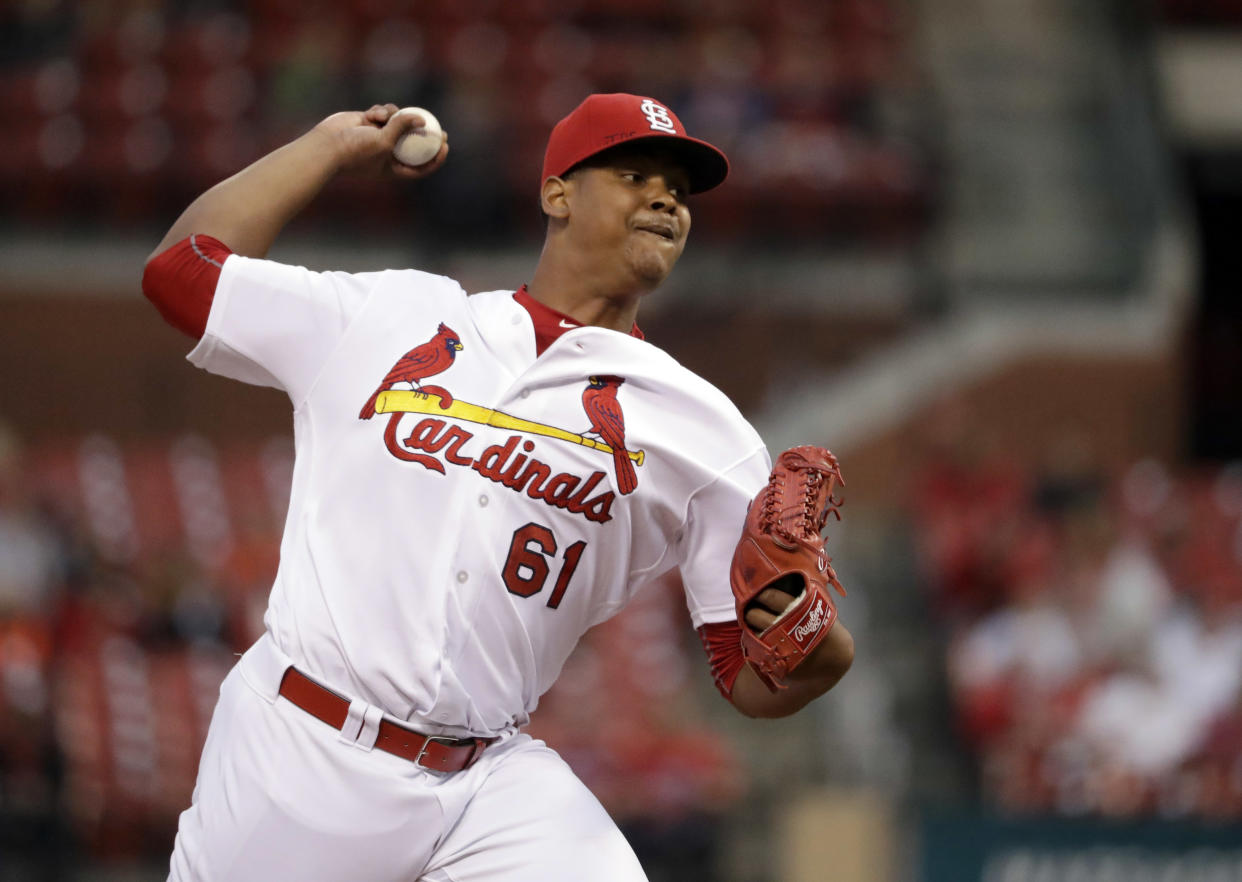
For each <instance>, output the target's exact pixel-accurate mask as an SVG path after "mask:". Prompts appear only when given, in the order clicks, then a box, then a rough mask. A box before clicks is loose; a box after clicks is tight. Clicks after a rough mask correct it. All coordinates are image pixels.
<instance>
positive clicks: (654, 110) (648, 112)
mask: <svg viewBox="0 0 1242 882" xmlns="http://www.w3.org/2000/svg"><path fill="white" fill-rule="evenodd" d="M639 109H640V110H642V112H643V116H645V117H647V122H649V123H651V129H652V131H656V132H668V133H669V134H670V135H675V134H677V126H675V125H674V124H673V120H672V119H671V118H670V117H669V115H668V108H667V107H664V106H663V105H660V104H656V103H655V102H654V101H652V100H651V99H650V98H646V99H644V100H643V103H642V106H641V107H640V108H639Z"/></svg>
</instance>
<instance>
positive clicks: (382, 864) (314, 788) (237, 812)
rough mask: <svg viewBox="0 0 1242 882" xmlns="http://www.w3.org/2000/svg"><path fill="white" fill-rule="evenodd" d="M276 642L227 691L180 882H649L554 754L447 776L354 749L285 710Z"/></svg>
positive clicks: (175, 871) (206, 756)
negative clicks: (289, 881)
mask: <svg viewBox="0 0 1242 882" xmlns="http://www.w3.org/2000/svg"><path fill="white" fill-rule="evenodd" d="M265 642H266V643H268V645H267V646H262V645H256V647H254V648H252V649H251V650H250V652H248V653H247V654H246V657H245V658H243V660H242V661H241V662H240V663H239V664H238V665H237V666H235V667H234V668H233V670H232V671H231V672H230V673H229V675H228V677H227V678H225V681H224V683H223V685H222V686H221V687H220V700H219V703H218V704H217V705H216V710H215V714H214V715H213V717H212V721H211V726H210V728H209V730H208V733H207V743H206V745H205V746H204V748H203V756H202V759H201V761H200V763H199V770H198V781H197V784H196V785H195V788H194V798H193V803H192V805H191V806H190V808H189V809H187V810H186V811H185V812H183V813H182V815H181V819H180V824H179V829H178V831H177V840H176V845H175V847H174V850H173V855H172V868H171V872H170V875H169V879H170V880H174V882H191V880H193V882H278V880H285V879H288V880H298V882H316V880H323V882H340V880H344V879H349V880H359V882H398V880H399V882H646V878H647V877H646V875H645V874H644V873H643V871H642V868H641V867H640V866H639V863H638V860H637V858H635V856H634V852H633V851H632V850H631V848H630V846H629V844H628V843H627V842H626V841H625V837H624V836H622V835H621V832H620V831H619V830H618V829H617V827H616V825H615V824H614V823H613V822H612V819H611V818H609V817H608V814H607V813H606V812H605V811H604V809H603V807H602V806H601V805H600V804H599V801H598V800H596V798H595V797H594V796H593V795H592V794H591V793H590V791H588V790H587V789H586V787H585V786H584V785H583V784H582V782H581V781H579V780H578V778H577V777H576V776H575V775H574V774H573V772H572V771H571V770H570V769H569V767H568V766H567V765H566V764H565V762H564V761H563V760H562V759H561V758H560V757H559V756H558V755H557V754H556V753H555V752H554V751H552V750H551V749H550V748H548V747H547V746H546V745H544V744H543V742H541V741H536V740H534V739H532V738H530V737H529V736H527V735H524V734H517V735H513V736H511V737H509V738H507V739H504V740H502V741H500V742H497V743H496V744H493V745H491V746H490V747H489V748H487V750H486V751H485V752H484V753H483V755H482V757H481V758H480V759H479V760H478V761H477V762H476V763H475V764H474V765H473V766H472V767H471V768H469V769H466V770H464V771H461V772H454V773H448V774H445V773H439V772H433V771H430V770H428V769H424V768H422V767H421V766H418V765H416V764H414V763H412V762H410V761H409V760H405V759H401V758H400V757H396V756H393V755H391V754H388V753H385V752H383V751H380V750H373V749H369V748H368V747H366V746H364V745H360V744H359V743H357V742H353V741H346V740H345V739H344V738H342V737H341V734H340V733H339V732H337V731H336V730H334V729H333V728H332V727H330V726H328V725H327V724H325V723H323V722H321V721H320V720H318V719H316V718H315V717H312V716H311V715H310V714H308V713H306V712H305V711H303V710H302V709H300V708H298V707H296V706H295V705H293V704H291V703H290V702H289V701H287V700H286V699H284V698H282V697H280V696H278V695H277V690H278V689H279V685H280V675H281V674H282V673H283V668H282V667H281V665H280V663H279V662H280V657H279V656H280V654H279V651H278V650H276V649H275V647H274V646H271V645H270V638H268V637H266V636H265V637H264V638H263V639H262V640H261V641H260V644H264V643H265ZM373 716H374V715H373V714H371V715H368V718H371V717H373ZM365 728H366V727H364V729H365ZM371 738H372V740H373V739H374V734H372V735H371Z"/></svg>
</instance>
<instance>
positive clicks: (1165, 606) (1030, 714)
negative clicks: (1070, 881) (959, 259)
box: [913, 404, 1242, 820]
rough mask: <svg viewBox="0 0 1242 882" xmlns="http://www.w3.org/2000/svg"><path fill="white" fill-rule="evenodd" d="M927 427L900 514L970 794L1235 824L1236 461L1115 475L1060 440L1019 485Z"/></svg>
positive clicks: (1239, 794) (1239, 612)
mask: <svg viewBox="0 0 1242 882" xmlns="http://www.w3.org/2000/svg"><path fill="white" fill-rule="evenodd" d="M940 416H941V421H939V422H936V421H933V423H932V428H933V430H934V431H933V433H932V434H933V445H932V447H931V451H932V454H931V457H930V459H929V460H928V461H929V462H930V463H932V465H931V466H929V467H928V468H927V470H926V471H925V473H923V474H922V475H920V476H919V478H918V479H917V480H916V481H915V482H914V484H913V493H914V505H913V512H914V517H915V520H916V524H915V526H916V529H917V531H918V532H919V533H920V534H921V535H923V536H925V537H927V540H926V541H925V542H924V544H923V546H922V549H921V561H922V567H923V569H924V572H925V575H926V579H927V583H928V584H929V585H930V586H932V589H933V591H934V592H937V593H936V595H935V599H936V600H937V609H938V611H939V613H940V614H941V616H942V622H943V623H944V624H945V625H946V627H947V628H948V629H949V634H950V643H949V648H948V656H947V665H948V672H949V681H950V686H951V689H952V696H953V701H954V705H955V711H956V715H957V724H958V730H959V733H960V734H961V736H962V738H963V741H964V743H965V744H966V745H967V746H968V749H969V750H970V751H971V752H972V753H973V755H974V756H975V757H976V758H977V760H978V763H979V766H980V770H981V772H982V775H981V781H982V787H983V793H982V796H983V798H984V799H985V800H986V801H987V802H989V803H991V804H993V805H995V806H997V807H1000V808H1003V809H1005V810H1007V811H1015V812H1046V811H1058V812H1065V813H1070V814H1079V813H1096V814H1101V815H1108V816H1121V817H1130V816H1137V815H1141V814H1147V813H1153V812H1160V813H1163V814H1166V815H1171V816H1201V817H1211V818H1215V819H1222V818H1230V819H1233V820H1237V819H1239V818H1242V739H1239V738H1237V737H1233V736H1236V733H1237V727H1238V719H1239V715H1238V707H1239V704H1240V699H1239V697H1240V696H1242V556H1240V555H1239V553H1238V552H1239V546H1238V543H1237V540H1236V537H1237V536H1238V535H1239V532H1238V531H1239V529H1240V528H1242V527H1240V525H1242V504H1239V495H1240V494H1239V491H1238V477H1237V475H1238V472H1237V469H1236V467H1231V468H1225V469H1222V470H1219V471H1215V472H1211V473H1206V474H1204V473H1200V472H1197V471H1194V470H1189V469H1186V470H1182V471H1180V472H1172V471H1170V470H1169V469H1167V468H1166V467H1164V466H1162V465H1160V464H1157V463H1154V462H1151V461H1145V462H1140V463H1137V464H1135V465H1134V466H1133V467H1132V468H1130V469H1129V470H1128V471H1127V472H1126V473H1125V474H1124V475H1121V476H1119V477H1114V476H1111V475H1109V474H1107V473H1106V472H1105V471H1104V470H1103V469H1102V468H1101V467H1099V466H1098V465H1096V464H1094V463H1093V461H1092V458H1091V456H1090V455H1089V448H1088V447H1086V446H1085V445H1084V444H1083V443H1082V442H1081V440H1080V439H1078V438H1076V437H1075V436H1073V435H1067V436H1065V438H1064V439H1063V443H1061V444H1060V445H1057V446H1054V449H1053V451H1052V453H1051V455H1050V457H1049V459H1048V461H1047V463H1046V464H1045V466H1044V467H1043V468H1041V469H1035V468H1032V469H1030V470H1029V471H1028V472H1027V473H1026V474H1023V473H1022V472H1021V471H1017V472H1015V471H1014V470H1013V469H1012V468H1011V467H1006V468H1001V469H997V467H996V465H995V463H994V462H993V461H992V460H990V459H987V458H983V457H979V456H977V455H974V454H972V451H974V450H976V448H975V447H973V446H969V445H968V444H967V443H965V442H966V441H967V440H968V439H966V438H965V437H964V436H962V435H960V434H956V433H955V432H954V431H953V426H961V425H964V421H962V420H961V419H960V417H961V412H960V410H959V408H958V405H955V404H949V405H946V409H945V410H944V412H943V413H942V414H941V415H940ZM971 443H972V444H973V439H971ZM999 475H1005V476H1006V477H1005V478H1004V479H1000V478H998V476H999ZM1231 738H1232V740H1231Z"/></svg>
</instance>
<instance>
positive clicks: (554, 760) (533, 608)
mask: <svg viewBox="0 0 1242 882" xmlns="http://www.w3.org/2000/svg"><path fill="white" fill-rule="evenodd" d="M421 123H422V119H420V117H419V114H417V113H409V112H407V113H403V114H398V113H397V107H396V106H395V105H391V104H389V105H377V106H374V107H372V108H370V109H369V110H367V111H365V112H345V113H337V114H334V115H333V116H330V117H328V118H327V119H325V120H323V121H322V122H321V123H320V124H318V125H317V126H315V127H314V129H312V130H311V131H310V132H308V133H307V134H305V135H303V136H302V137H300V138H298V139H297V140H295V141H293V142H291V143H289V144H287V145H285V146H284V147H282V148H280V149H278V150H276V151H274V152H273V153H271V154H269V155H267V156H265V157H264V158H262V159H260V160H258V161H257V162H255V163H254V164H253V165H251V166H249V167H248V168H246V169H244V170H243V171H241V172H239V173H238V174H236V175H235V176H233V177H231V178H229V179H228V180H225V181H223V182H222V183H220V184H218V185H216V186H215V187H213V188H212V189H210V190H208V191H207V192H206V193H204V194H203V195H202V196H200V197H199V198H198V199H197V200H196V201H194V202H193V203H192V204H191V205H190V207H189V208H188V209H186V211H185V212H184V213H183V214H182V215H181V217H180V218H179V219H178V220H177V221H176V222H175V223H174V224H173V226H172V228H171V229H170V230H169V232H168V234H167V236H165V237H164V240H163V241H162V242H161V243H160V244H159V246H158V247H157V248H156V250H155V252H154V253H153V255H152V257H151V258H150V259H149V260H148V262H147V266H146V272H145V274H144V278H143V289H144V291H145V293H146V295H147V296H148V297H149V298H150V299H151V300H152V302H153V303H154V304H155V305H156V307H157V308H158V309H159V310H160V312H161V313H162V314H163V315H164V316H165V318H166V319H167V320H168V321H169V322H170V323H171V324H173V325H174V326H175V327H177V328H179V329H181V330H183V331H185V332H187V333H188V334H190V335H192V336H193V337H194V338H196V339H197V341H198V342H197V345H195V347H194V348H193V351H191V352H190V354H189V360H190V361H191V362H192V363H193V364H195V365H197V366H199V367H201V368H204V369H206V370H209V371H212V372H214V373H217V374H221V375H224V376H227V377H232V378H234V379H237V380H241V381H243V382H247V383H258V384H262V385H267V386H273V387H276V388H278V389H281V390H283V391H284V392H285V393H286V394H287V395H288V396H289V400H290V402H291V403H292V406H293V419H294V435H295V441H296V451H297V453H296V464H295V468H294V475H293V488H292V496H291V500H290V505H289V513H288V522H287V524H286V526H285V532H284V537H283V540H282V543H281V555H280V566H279V571H278V573H277V575H276V579H275V583H274V584H273V586H272V591H271V597H270V601H269V604H268V607H267V612H266V615H265V619H264V622H265V633H264V635H263V636H262V638H261V639H259V640H258V642H257V643H255V645H254V646H252V647H251V648H250V649H249V650H248V651H247V652H246V653H245V654H244V655H243V656H242V658H241V660H240V661H239V662H238V664H237V665H236V667H235V668H234V669H233V670H232V672H231V673H230V674H229V675H228V677H227V678H226V680H225V681H224V683H223V685H222V686H221V689H220V697H219V703H218V704H217V706H216V710H215V714H214V716H213V719H212V723H211V728H210V731H209V734H208V737H207V743H206V745H205V747H204V749H203V755H202V760H201V764H200V767H199V773H198V783H197V786H196V787H195V790H194V797H193V802H192V805H191V806H190V807H189V808H188V809H187V810H186V811H185V812H184V813H183V814H182V816H181V820H180V826H179V830H178V833H177V839H176V845H175V848H174V851H173V855H172V867H171V875H170V878H172V879H175V880H187V882H188V880H213V882H226V880H227V882H242V880H256V882H259V880H262V882H271V880H278V879H289V880H300V882H308V880H309V882H314V880H324V882H328V880H332V882H337V880H342V879H358V880H393V882H397V880H402V882H411V880H426V882H571V880H574V882H578V880H590V882H639V880H644V879H645V876H644V874H643V871H642V868H641V867H640V866H639V864H638V861H637V860H636V858H635V857H634V854H633V852H632V851H631V849H630V848H629V846H628V844H627V843H626V842H625V840H624V838H623V837H622V835H621V834H620V832H619V831H618V830H617V828H616V826H615V825H614V824H613V823H612V821H611V820H610V819H609V818H608V816H607V815H606V813H605V812H604V810H603V809H602V808H601V806H600V804H599V803H598V801H597V800H596V799H595V798H594V797H593V796H592V795H591V793H590V792H588V791H587V789H586V788H585V787H584V786H583V785H582V783H581V782H580V781H579V780H578V779H577V778H576V777H575V776H574V774H573V773H572V772H571V771H570V769H569V768H568V767H567V766H566V765H565V763H564V762H563V761H562V760H561V759H560V758H559V757H558V756H557V754H556V753H555V752H553V751H552V750H551V749H549V748H548V747H547V746H546V745H545V744H543V743H541V742H539V741H536V740H534V739H532V738H530V737H529V736H528V735H526V734H524V733H523V731H522V727H523V725H524V724H525V723H526V722H527V721H528V719H529V716H530V713H531V711H532V710H534V708H535V706H536V704H537V703H538V701H539V696H540V695H542V694H543V693H544V692H545V691H546V690H547V689H548V688H549V686H551V684H552V683H553V681H554V680H555V679H556V677H557V675H558V674H559V672H560V670H561V666H562V665H563V664H564V662H565V659H566V658H567V657H568V656H569V654H570V652H571V651H572V650H573V648H574V645H575V644H576V643H577V641H578V639H579V637H580V636H581V635H582V634H583V632H585V631H586V630H587V629H588V628H590V627H591V626H593V625H595V624H597V623H599V622H602V621H604V620H605V619H607V618H609V617H610V616H612V615H613V614H615V613H616V612H617V611H618V610H620V609H621V608H622V607H624V606H625V604H626V602H627V601H628V600H629V599H630V598H631V597H633V596H634V595H635V594H636V593H637V592H639V591H643V590H647V589H650V588H651V587H652V586H655V585H658V584H661V583H667V582H669V581H671V580H678V579H679V581H680V583H681V584H682V585H684V590H685V598H686V603H687V605H688V607H689V611H690V615H691V618H692V621H693V623H694V626H695V627H696V628H697V629H698V631H699V633H700V636H701V637H702V641H703V644H704V646H705V648H706V650H707V654H708V656H709V660H710V665H711V669H712V672H713V675H714V677H715V680H716V684H717V686H718V688H719V689H720V691H721V692H722V694H723V695H724V696H725V697H726V698H727V699H728V700H729V701H731V702H732V703H733V704H734V705H735V706H736V707H737V709H738V710H739V711H741V712H742V713H743V714H746V715H748V716H755V717H778V716H783V715H787V714H791V713H794V712H795V711H797V710H799V709H800V708H802V707H803V706H804V705H806V704H807V702H809V701H811V700H812V699H814V698H815V697H817V696H819V695H821V694H822V693H824V692H825V691H827V690H828V689H829V688H831V687H832V686H833V685H834V684H835V683H836V682H837V681H838V680H839V679H840V678H841V676H842V675H843V674H844V673H845V672H846V670H847V669H848V667H849V665H850V663H851V661H852V658H853V643H852V640H851V637H850V635H849V633H848V632H847V631H846V629H845V627H844V626H843V625H842V624H841V623H840V622H838V621H837V620H836V618H837V614H836V607H835V605H834V602H833V599H832V596H831V594H830V593H829V591H828V586H829V585H832V586H834V587H835V588H836V589H838V590H840V587H841V586H840V584H839V582H837V579H836V575H835V574H834V573H833V570H832V566H831V561H830V559H829V558H828V556H827V555H826V554H825V551H824V542H823V539H822V536H821V533H822V530H823V527H824V525H825V522H826V520H827V518H828V517H829V515H831V514H834V513H835V512H836V510H837V509H836V506H837V499H836V496H835V495H834V491H835V489H836V487H837V486H838V485H839V484H840V483H841V472H840V468H839V466H838V464H837V461H836V459H835V458H834V457H833V456H832V454H831V453H829V452H828V451H826V450H822V449H819V448H815V447H801V448H795V449H793V450H790V451H786V452H785V453H783V454H781V455H780V456H779V457H778V458H777V462H776V464H775V466H774V467H773V464H772V463H771V461H770V459H769V455H768V453H767V451H766V450H765V448H764V445H763V443H762V442H761V440H760V438H759V436H758V435H757V434H756V432H755V431H754V429H753V428H752V427H751V426H750V425H749V424H748V423H747V422H746V421H745V420H744V419H743V418H742V416H741V415H740V414H739V412H738V411H737V409H736V408H735V407H734V406H733V405H732V404H730V402H729V401H728V400H727V399H726V398H725V396H724V395H722V394H721V393H720V392H719V391H718V390H717V389H715V388H714V387H712V386H711V385H709V384H708V383H707V382H705V381H704V380H702V379H700V378H699V377H697V376H695V375H694V374H692V373H690V372H689V371H687V370H686V369H685V368H683V367H682V366H681V365H680V364H678V363H677V362H676V361H674V360H673V359H672V358H670V357H669V356H668V355H666V354H665V353H664V352H662V351H661V350H660V349H658V348H656V347H655V346H653V345H652V344H650V343H648V342H646V341H644V340H643V336H642V333H641V332H640V331H639V329H638V326H637V325H636V324H635V320H636V317H637V313H638V310H639V306H640V304H641V302H642V300H643V298H644V297H646V296H647V295H648V294H650V293H651V292H652V291H654V290H655V289H656V288H657V287H658V286H659V285H660V283H661V282H663V281H664V279H665V278H666V277H667V276H668V274H669V273H670V272H671V271H672V269H673V266H674V265H675V264H676V263H677V259H678V258H679V257H680V255H681V253H682V249H683V248H684V247H685V244H686V236H687V234H688V233H689V231H690V203H689V199H690V197H691V195H692V194H695V193H701V192H703V191H705V190H708V189H711V188H712V187H715V186H717V185H718V184H720V183H721V182H722V181H723V180H724V178H725V176H726V174H727V173H728V162H727V160H726V158H725V156H724V154H723V153H721V151H720V150H718V149H716V148H715V147H713V146H711V145H710V144H708V143H706V142H704V141H701V140H697V139H695V138H691V137H690V136H688V135H687V134H686V132H685V130H684V128H683V127H682V125H681V122H680V121H679V120H678V118H677V117H676V116H675V115H674V114H673V112H672V111H671V110H669V108H668V107H667V106H666V105H664V104H661V103H660V102H658V101H655V100H653V99H651V98H647V97H643V96H636V95H626V94H610V95H591V96H589V97H588V98H587V99H586V100H585V101H583V103H582V104H581V105H579V106H578V107H577V108H576V109H575V110H574V111H573V112H572V113H570V114H569V115H568V116H567V117H565V118H564V119H563V120H561V121H560V123H558V124H557V125H556V127H555V128H554V129H553V130H552V133H551V135H550V137H549V139H548V144H547V151H546V156H545V160H544V166H543V173H542V175H541V177H540V179H539V185H540V191H539V192H540V198H541V204H542V207H543V211H544V213H545V214H546V215H547V235H546V239H545V242H544V246H543V251H542V253H541V256H540V258H539V262H538V265H537V267H536V268H535V270H534V273H533V275H532V276H531V277H530V279H529V280H528V281H527V282H526V284H523V285H518V286H516V290H503V291H489V292H484V293H477V294H473V295H471V296H467V294H466V292H465V291H463V290H462V288H461V286H460V285H459V284H458V283H457V282H455V281H453V280H452V279H449V278H445V277H443V276H438V275H432V274H429V273H425V272H418V271H414V270H387V271H382V272H369V273H358V274H351V273H343V272H312V271H310V270H307V269H304V268H302V267H296V266H286V265H281V264H279V263H275V262H272V261H269V260H265V259H264V255H265V254H266V253H267V251H268V249H269V247H270V246H271V245H272V242H273V241H274V239H275V238H276V236H277V234H278V233H279V232H280V231H281V229H282V228H283V227H284V226H285V224H286V223H287V222H288V221H289V220H291V219H292V218H293V217H294V216H295V215H296V214H297V213H298V212H299V210H301V209H302V208H303V206H305V205H306V204H307V203H308V202H309V201H310V200H311V199H312V198H314V197H315V195H316V194H317V193H318V192H319V191H320V190H321V188H323V186H324V185H325V184H327V183H328V181H329V180H331V179H332V178H333V177H334V176H335V175H337V174H339V173H342V172H365V171H368V170H369V171H378V172H384V171H386V172H387V173H390V174H392V175H394V176H396V177H398V178H408V179H416V178H421V177H424V176H426V175H428V174H432V173H434V172H435V171H436V169H438V168H439V167H440V166H441V165H442V164H443V163H444V162H445V159H446V157H447V155H448V136H447V135H444V136H443V144H442V146H441V147H440V150H439V153H438V154H436V155H435V156H434V157H433V158H432V159H431V160H430V161H428V162H426V163H424V164H423V165H421V166H418V167H410V166H406V165H403V164H402V163H400V162H399V161H397V160H396V159H395V158H394V157H393V153H392V151H393V147H394V145H395V144H396V143H397V141H398V140H399V139H400V138H401V136H402V135H403V134H405V133H406V132H407V131H409V130H411V129H412V128H413V127H415V126H417V125H420V124H421Z"/></svg>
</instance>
